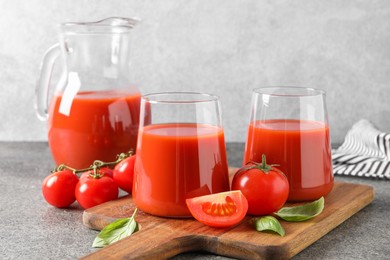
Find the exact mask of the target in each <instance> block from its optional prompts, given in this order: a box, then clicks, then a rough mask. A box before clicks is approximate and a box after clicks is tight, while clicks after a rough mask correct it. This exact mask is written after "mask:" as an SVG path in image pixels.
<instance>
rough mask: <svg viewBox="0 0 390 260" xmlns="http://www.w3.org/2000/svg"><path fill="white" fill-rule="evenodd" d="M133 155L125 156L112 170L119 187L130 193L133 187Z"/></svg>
mask: <svg viewBox="0 0 390 260" xmlns="http://www.w3.org/2000/svg"><path fill="white" fill-rule="evenodd" d="M134 163H135V156H134V155H133V156H130V157H127V158H126V159H124V160H122V161H121V162H120V163H118V164H117V165H116V166H115V168H114V172H113V178H114V181H115V182H116V184H118V186H119V188H121V189H122V190H124V191H126V192H128V193H129V194H131V191H132V189H133V177H134Z"/></svg>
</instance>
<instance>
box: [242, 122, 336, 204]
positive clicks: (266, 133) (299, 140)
mask: <svg viewBox="0 0 390 260" xmlns="http://www.w3.org/2000/svg"><path fill="white" fill-rule="evenodd" d="M262 154H265V155H266V156H267V163H268V164H278V165H279V166H277V167H278V168H279V169H280V170H282V171H283V172H284V173H285V174H286V176H287V178H288V180H289V185H290V193H289V197H288V200H289V201H306V200H314V199H318V198H320V197H321V196H325V195H326V194H328V193H329V192H330V191H331V190H332V187H333V172H332V159H331V148H330V140H329V127H328V126H327V125H326V124H324V123H322V122H317V121H305V120H284V119H280V120H279V119H277V120H264V121H255V122H252V123H251V124H250V125H249V128H248V136H247V142H246V147H245V154H244V164H245V163H247V162H249V161H255V162H261V156H262Z"/></svg>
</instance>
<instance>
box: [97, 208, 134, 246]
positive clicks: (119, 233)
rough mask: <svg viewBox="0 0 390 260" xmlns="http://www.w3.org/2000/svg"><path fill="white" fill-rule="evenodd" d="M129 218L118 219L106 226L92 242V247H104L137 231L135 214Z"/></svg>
mask: <svg viewBox="0 0 390 260" xmlns="http://www.w3.org/2000/svg"><path fill="white" fill-rule="evenodd" d="M136 212H137V208H136V209H135V210H134V213H133V215H132V216H131V217H130V218H120V219H117V220H115V221H114V222H112V223H110V224H108V225H107V226H106V227H105V228H104V229H103V230H102V231H100V233H99V234H98V235H97V236H96V238H95V240H94V241H93V244H92V247H105V246H108V245H110V244H112V243H114V242H116V241H119V240H121V239H123V238H125V237H128V236H130V235H131V234H133V233H135V232H137V231H138V228H139V227H138V223H137V222H136V221H135V219H134V217H135V213H136Z"/></svg>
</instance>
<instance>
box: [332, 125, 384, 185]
mask: <svg viewBox="0 0 390 260" xmlns="http://www.w3.org/2000/svg"><path fill="white" fill-rule="evenodd" d="M332 160H333V173H334V174H335V175H348V176H361V177H370V178H377V179H387V180H390V134H389V133H383V132H381V131H379V130H378V129H376V128H375V127H374V126H373V125H372V124H371V123H370V122H369V121H368V120H365V119H362V120H360V121H358V122H357V123H356V124H354V125H353V126H352V128H351V129H350V130H349V132H348V133H347V135H346V136H345V140H344V143H343V144H342V145H341V146H340V147H339V148H337V149H335V150H333V151H332Z"/></svg>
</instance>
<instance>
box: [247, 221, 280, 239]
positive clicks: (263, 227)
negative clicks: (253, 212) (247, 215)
mask: <svg viewBox="0 0 390 260" xmlns="http://www.w3.org/2000/svg"><path fill="white" fill-rule="evenodd" d="M252 223H253V225H254V226H255V228H256V230H257V231H273V232H276V233H278V234H279V235H280V236H282V237H284V235H285V234H286V232H285V231H284V229H283V227H282V225H281V224H280V223H279V221H278V220H277V219H276V218H274V217H273V216H265V217H260V218H254V219H252Z"/></svg>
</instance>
